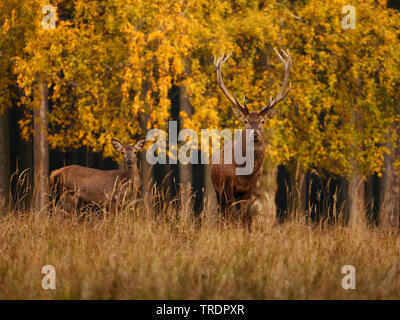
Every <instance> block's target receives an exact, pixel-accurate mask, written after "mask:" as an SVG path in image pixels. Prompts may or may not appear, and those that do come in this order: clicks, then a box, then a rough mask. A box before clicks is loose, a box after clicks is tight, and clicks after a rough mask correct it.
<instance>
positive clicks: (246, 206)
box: [211, 50, 292, 226]
mask: <svg viewBox="0 0 400 320" xmlns="http://www.w3.org/2000/svg"><path fill="white" fill-rule="evenodd" d="M275 51H276V50H275ZM276 52H277V51H276ZM282 52H283V54H284V56H285V58H287V61H286V60H285V59H284V58H282V56H281V55H280V54H279V53H278V52H277V53H278V55H279V58H280V59H281V60H282V61H283V63H284V66H285V74H284V80H283V85H282V88H281V90H280V92H279V94H278V95H277V97H276V98H275V99H272V98H271V100H270V102H269V103H268V105H267V106H266V107H265V108H263V109H262V110H261V111H260V112H249V110H248V108H247V105H246V103H245V102H244V103H243V104H241V103H239V102H238V101H237V99H236V98H235V97H233V96H232V95H231V94H230V92H229V91H228V90H227V89H226V87H225V85H224V82H223V80H222V74H221V68H222V65H223V63H224V62H225V61H226V60H227V59H228V58H229V55H228V56H227V57H224V55H222V57H220V58H219V59H218V60H216V59H214V64H215V67H216V69H217V79H218V85H219V87H220V88H221V90H222V92H223V93H224V94H225V96H226V97H227V98H228V99H229V100H230V101H231V102H232V104H233V105H234V108H233V112H234V114H235V116H236V117H237V118H239V119H241V120H242V121H243V123H244V128H243V130H242V134H241V136H239V137H238V138H236V139H235V140H234V141H233V143H232V144H227V145H225V146H224V148H223V149H222V150H218V151H217V152H216V153H215V154H214V155H213V159H215V158H219V161H218V164H215V161H213V164H212V166H211V181H212V183H213V186H214V189H215V192H216V194H217V199H218V202H219V206H220V211H221V214H222V215H223V216H224V217H227V218H228V219H230V218H232V215H233V213H234V211H235V210H234V209H235V208H234V207H233V206H234V205H236V208H237V209H238V211H239V212H236V216H239V217H240V219H241V220H242V222H243V223H247V224H248V226H250V225H251V221H252V211H251V205H252V202H253V200H252V195H253V194H254V190H255V188H256V186H257V182H258V179H259V177H260V168H261V165H262V163H263V161H264V156H265V147H266V142H265V134H264V123H265V120H266V119H269V118H271V117H272V116H273V115H274V114H275V110H276V109H273V107H274V106H275V105H276V104H278V103H279V102H280V101H282V100H283V99H285V98H286V96H287V95H288V93H289V91H290V88H289V89H288V90H286V86H287V83H288V79H289V72H290V68H291V63H292V60H291V57H290V54H289V52H287V53H286V52H284V51H282ZM247 129H252V130H253V131H252V132H253V135H252V137H251V138H252V139H253V142H254V149H253V150H252V152H253V153H254V169H253V172H252V173H251V174H249V175H237V173H236V169H237V168H238V167H240V165H239V164H237V163H235V158H234V150H235V149H236V148H240V144H239V142H240V139H241V140H242V144H241V148H242V154H243V155H244V153H245V150H246V139H245V137H246V130H247ZM226 153H231V154H232V159H233V163H231V164H225V163H224V155H225V154H226Z"/></svg>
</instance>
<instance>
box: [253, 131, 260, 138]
mask: <svg viewBox="0 0 400 320" xmlns="http://www.w3.org/2000/svg"><path fill="white" fill-rule="evenodd" d="M259 136H260V132H259V131H258V130H254V131H253V132H252V134H251V137H252V138H254V139H258V137H259Z"/></svg>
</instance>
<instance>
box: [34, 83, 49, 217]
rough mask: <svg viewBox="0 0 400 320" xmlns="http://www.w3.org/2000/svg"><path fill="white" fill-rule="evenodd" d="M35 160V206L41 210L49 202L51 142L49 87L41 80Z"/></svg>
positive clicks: (35, 123)
mask: <svg viewBox="0 0 400 320" xmlns="http://www.w3.org/2000/svg"><path fill="white" fill-rule="evenodd" d="M33 127H34V137H33V161H34V181H35V188H34V199H33V200H34V202H33V203H34V206H35V208H36V209H37V210H41V209H42V208H43V207H44V206H45V205H46V203H47V202H48V185H47V180H48V176H49V144H48V140H47V129H48V88H47V82H46V81H40V82H39V84H38V88H37V104H36V105H35V108H34V117H33Z"/></svg>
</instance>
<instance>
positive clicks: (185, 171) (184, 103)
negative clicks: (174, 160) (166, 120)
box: [178, 85, 193, 212]
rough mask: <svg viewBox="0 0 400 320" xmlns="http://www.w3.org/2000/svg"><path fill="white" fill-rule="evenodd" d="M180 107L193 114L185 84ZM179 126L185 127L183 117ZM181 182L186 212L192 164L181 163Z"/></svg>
mask: <svg viewBox="0 0 400 320" xmlns="http://www.w3.org/2000/svg"><path fill="white" fill-rule="evenodd" d="M179 108H180V114H182V113H185V114H186V115H187V116H188V117H190V116H191V115H192V107H191V106H190V103H189V99H188V97H187V96H186V88H185V86H183V85H182V86H181V87H180V88H179ZM179 122H180V123H179V128H180V129H182V128H183V119H182V118H181V117H179ZM178 165H179V180H180V181H179V182H180V188H179V190H180V196H181V205H182V209H183V210H184V211H185V212H188V211H189V207H188V206H189V204H190V197H191V193H192V183H193V172H192V165H191V164H190V163H189V164H182V163H179V164H178Z"/></svg>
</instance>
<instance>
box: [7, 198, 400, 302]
mask: <svg viewBox="0 0 400 320" xmlns="http://www.w3.org/2000/svg"><path fill="white" fill-rule="evenodd" d="M167 220H168V221H167ZM399 252H400V241H399V238H398V236H397V235H394V234H391V233H389V232H384V231H381V230H379V229H368V228H366V227H358V228H348V227H343V226H333V227H328V226H327V227H324V228H322V227H320V226H314V227H313V226H311V225H305V224H304V223H302V222H300V221H295V220H293V221H289V222H287V223H285V224H283V225H278V224H276V222H275V220H274V219H273V218H271V217H269V216H268V215H267V214H266V213H262V212H261V213H260V214H258V215H257V217H256V219H255V221H254V224H253V228H252V231H251V232H248V230H247V229H246V228H240V227H231V226H218V224H217V223H215V219H213V218H212V215H211V214H206V213H205V215H204V217H203V224H202V225H201V226H198V225H196V224H195V223H194V222H193V220H192V219H190V218H189V217H187V216H181V215H180V214H179V211H178V210H174V209H173V208H172V207H170V208H169V209H165V210H164V212H163V213H162V214H160V215H159V216H158V217H155V216H154V215H153V214H152V213H151V212H148V210H146V209H144V208H143V206H141V205H139V206H138V208H137V209H136V210H135V211H132V210H128V209H126V210H122V211H120V212H118V213H116V214H113V215H112V214H110V215H106V216H104V217H102V218H95V217H93V218H90V219H87V220H85V221H80V220H79V218H77V217H76V216H69V217H65V216H61V215H55V214H53V215H51V216H49V215H48V212H41V213H37V212H25V213H24V214H22V213H18V212H17V211H9V212H8V213H7V214H6V215H5V216H3V217H2V218H1V220H0V299H393V298H397V299H398V298H400V290H399V289H400V272H399V271H400V265H399ZM46 264H50V265H53V266H54V267H55V269H56V272H57V277H56V290H44V289H43V288H42V287H41V280H42V277H43V276H44V275H43V274H42V273H41V269H42V267H43V266H44V265H46ZM346 264H351V265H353V266H355V268H356V270H357V289H356V290H344V289H342V287H341V281H342V277H343V276H344V275H343V274H341V268H342V266H343V265H346Z"/></svg>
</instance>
